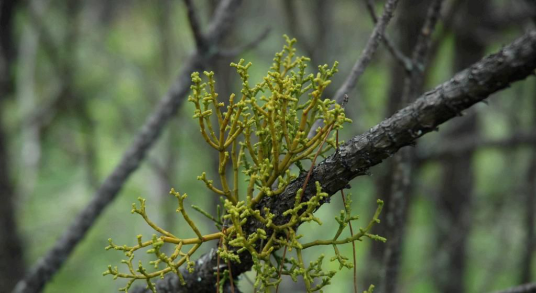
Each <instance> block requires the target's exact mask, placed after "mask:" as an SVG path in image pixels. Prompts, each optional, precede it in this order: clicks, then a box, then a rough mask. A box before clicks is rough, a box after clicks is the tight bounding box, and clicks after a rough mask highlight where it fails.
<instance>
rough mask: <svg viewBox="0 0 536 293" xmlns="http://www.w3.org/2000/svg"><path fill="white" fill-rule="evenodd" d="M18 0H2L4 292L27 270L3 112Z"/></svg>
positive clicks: (0, 226) (0, 279)
mask: <svg viewBox="0 0 536 293" xmlns="http://www.w3.org/2000/svg"><path fill="white" fill-rule="evenodd" d="M15 8H16V1H0V203H1V204H0V292H10V291H11V290H12V289H13V287H14V286H15V283H16V282H17V280H19V279H20V278H22V276H23V274H24V259H23V247H22V240H21V237H20V236H19V234H18V230H17V225H16V219H15V214H16V213H15V188H14V186H13V182H12V181H11V177H10V168H9V167H10V166H9V160H8V159H9V153H8V146H9V143H8V135H7V133H6V132H5V130H4V125H3V121H2V119H1V118H2V115H1V112H2V111H3V108H2V105H3V102H4V100H6V98H7V97H8V96H10V95H11V94H12V93H13V83H14V81H13V76H12V69H13V66H12V65H13V64H14V59H15V50H14V47H15V45H14V40H13V34H12V29H13V23H14V18H15V17H14V16H15Z"/></svg>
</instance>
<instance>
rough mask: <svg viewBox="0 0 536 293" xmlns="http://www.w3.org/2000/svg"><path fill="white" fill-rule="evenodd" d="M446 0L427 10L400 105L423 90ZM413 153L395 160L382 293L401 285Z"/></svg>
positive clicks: (406, 152)
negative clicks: (432, 38)
mask: <svg viewBox="0 0 536 293" xmlns="http://www.w3.org/2000/svg"><path fill="white" fill-rule="evenodd" d="M442 3H443V0H434V1H433V2H432V3H431V4H430V7H429V9H428V12H427V15H426V20H425V22H424V25H423V27H422V29H421V32H420V35H419V37H418V39H417V44H416V45H415V48H414V50H413V53H412V60H411V61H412V64H414V65H415V66H413V67H412V70H411V71H410V72H409V73H408V75H407V76H406V78H405V81H404V91H403V94H402V99H401V102H402V104H403V105H405V104H407V103H408V102H409V101H411V100H412V99H414V98H415V97H416V96H417V94H418V93H419V91H420V90H421V88H422V84H423V82H424V74H423V72H424V68H425V65H426V59H427V58H426V57H427V53H428V48H429V47H430V42H431V37H432V34H433V32H434V29H435V26H436V23H437V21H438V19H439V15H440V12H441V5H442ZM412 157H413V155H412V150H411V149H408V148H405V149H401V150H400V152H399V153H398V154H397V155H396V156H395V158H394V167H393V174H392V182H393V184H392V187H391V198H390V202H389V203H388V205H389V212H390V214H389V215H387V216H386V218H387V233H386V236H387V239H389V241H388V242H387V245H386V250H385V255H384V273H383V275H382V283H381V288H382V290H383V292H396V291H397V286H398V271H399V267H400V259H401V254H402V243H403V238H404V233H405V226H406V220H407V210H408V207H409V202H410V196H409V195H410V189H411V186H410V183H411V174H412V169H411V168H412V166H411V160H412Z"/></svg>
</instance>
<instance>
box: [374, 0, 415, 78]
mask: <svg viewBox="0 0 536 293" xmlns="http://www.w3.org/2000/svg"><path fill="white" fill-rule="evenodd" d="M365 6H366V7H367V10H368V12H369V14H370V17H371V18H372V22H373V23H374V24H377V23H378V16H377V15H376V9H375V8H374V3H372V0H365ZM382 41H383V44H384V45H385V47H386V48H387V50H388V51H389V53H391V55H392V56H393V58H395V60H396V61H398V63H399V64H400V66H402V67H403V68H405V69H406V71H411V69H412V68H413V63H412V62H411V59H410V58H408V57H407V56H406V55H404V53H402V51H400V50H399V49H398V48H397V47H396V45H395V44H394V43H393V41H391V38H390V37H389V36H388V35H387V33H384V35H383V38H382Z"/></svg>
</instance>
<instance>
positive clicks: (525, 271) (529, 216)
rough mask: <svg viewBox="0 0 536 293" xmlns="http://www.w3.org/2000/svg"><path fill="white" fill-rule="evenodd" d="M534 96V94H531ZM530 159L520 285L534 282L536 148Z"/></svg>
mask: <svg viewBox="0 0 536 293" xmlns="http://www.w3.org/2000/svg"><path fill="white" fill-rule="evenodd" d="M533 95H534V93H533ZM532 98H533V101H532V102H533V107H532V109H533V114H532V115H533V117H532V125H533V126H532V127H533V129H534V127H536V99H534V97H532ZM531 156H532V158H530V160H529V169H528V172H527V179H526V186H525V190H524V191H523V195H524V199H523V204H524V208H525V215H524V229H525V239H524V240H525V241H524V243H523V252H522V256H521V276H520V283H521V284H523V283H528V282H530V281H531V280H534V277H533V270H532V263H533V259H534V248H535V247H536V227H535V225H536V223H535V222H536V147H535V148H533V150H532V154H531Z"/></svg>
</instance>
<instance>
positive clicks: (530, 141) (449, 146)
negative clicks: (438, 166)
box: [417, 132, 536, 163]
mask: <svg viewBox="0 0 536 293" xmlns="http://www.w3.org/2000/svg"><path fill="white" fill-rule="evenodd" d="M523 145H529V146H534V145H536V133H533V132H519V133H514V134H512V135H511V136H509V137H506V138H500V139H483V138H479V137H475V136H472V135H471V136H467V137H460V138H457V139H456V141H444V142H441V146H440V147H439V148H436V149H430V148H427V149H425V148H419V151H418V152H417V160H418V162H419V163H423V162H425V161H428V160H441V159H446V158H450V157H455V156H459V155H461V154H464V153H468V152H474V151H476V150H479V149H482V148H504V149H510V148H515V147H519V146H523Z"/></svg>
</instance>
